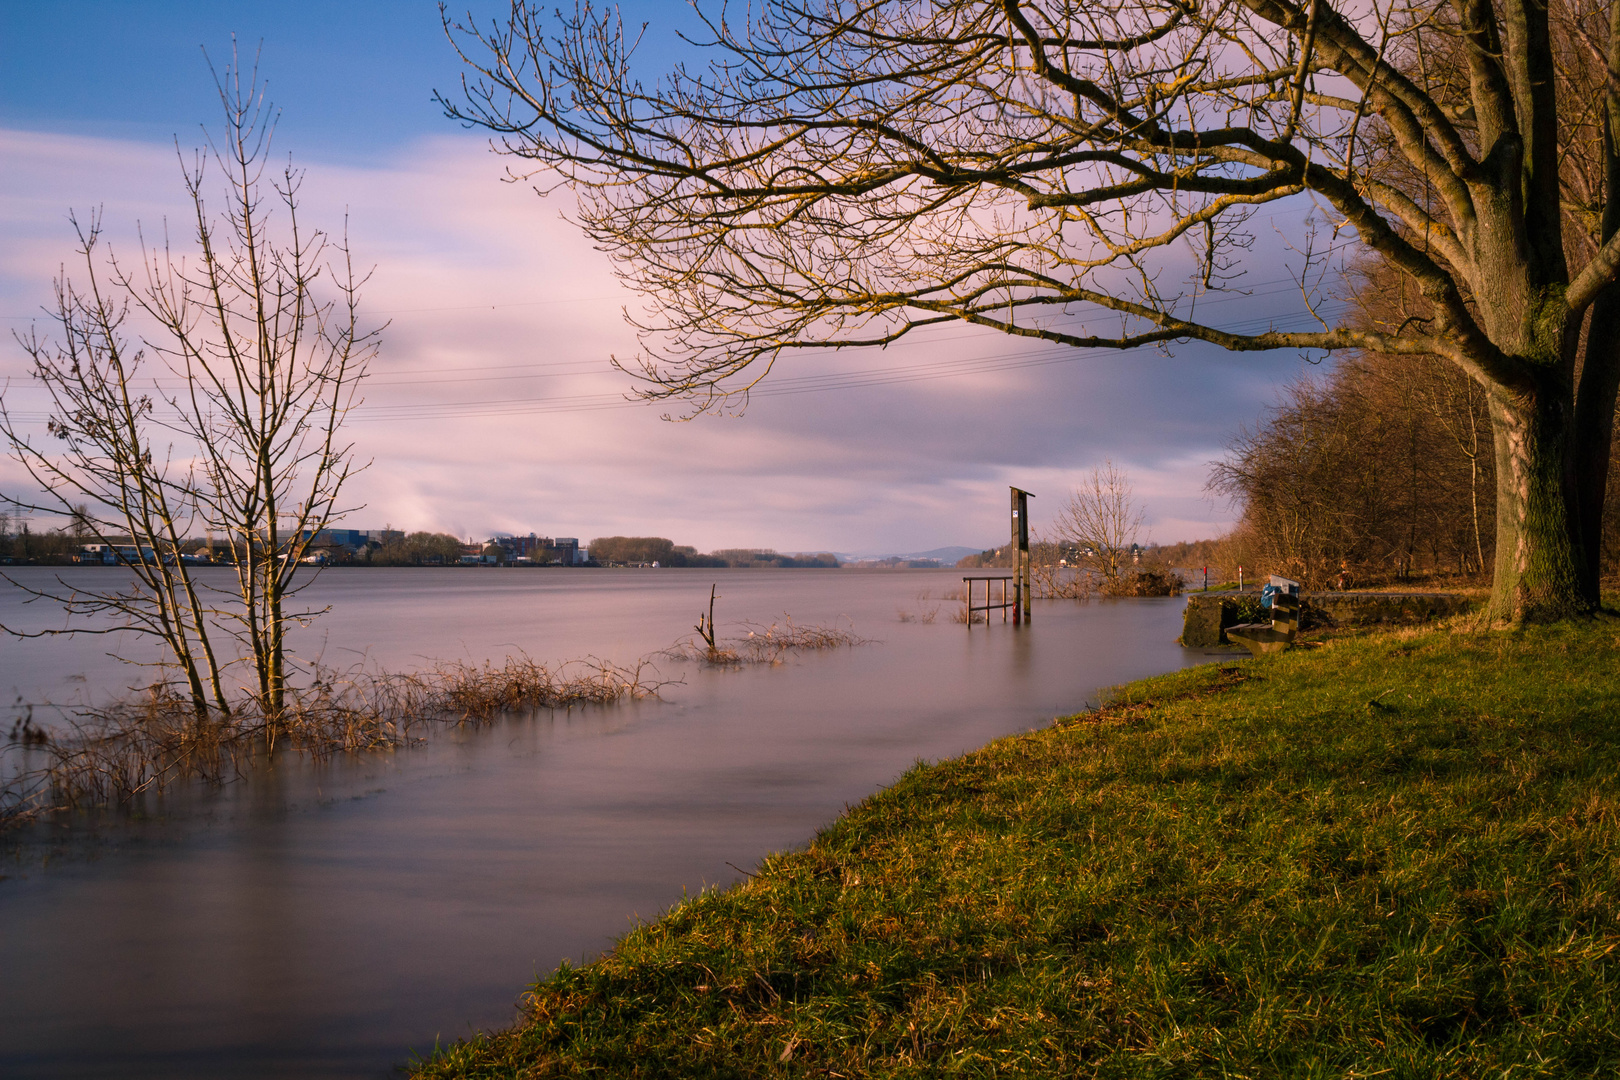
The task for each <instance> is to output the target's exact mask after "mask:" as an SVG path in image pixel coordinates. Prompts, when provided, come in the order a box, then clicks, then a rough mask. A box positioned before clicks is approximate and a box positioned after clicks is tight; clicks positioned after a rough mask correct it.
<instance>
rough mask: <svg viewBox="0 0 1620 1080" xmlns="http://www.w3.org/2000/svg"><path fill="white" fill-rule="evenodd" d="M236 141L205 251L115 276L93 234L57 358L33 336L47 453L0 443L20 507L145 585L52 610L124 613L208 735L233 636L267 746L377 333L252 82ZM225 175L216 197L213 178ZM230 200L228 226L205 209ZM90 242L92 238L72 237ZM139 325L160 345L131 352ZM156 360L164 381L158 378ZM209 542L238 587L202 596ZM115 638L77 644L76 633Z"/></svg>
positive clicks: (222, 80)
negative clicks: (310, 214) (305, 561)
mask: <svg viewBox="0 0 1620 1080" xmlns="http://www.w3.org/2000/svg"><path fill="white" fill-rule="evenodd" d="M216 85H217V86H218V89H219V95H220V101H221V104H222V105H223V107H224V110H225V126H224V131H223V133H222V137H221V138H220V139H218V140H215V139H212V138H210V139H209V140H208V145H207V148H206V150H203V151H199V152H197V153H196V154H195V156H194V157H193V158H192V159H191V161H190V162H189V163H187V162H186V161H185V160H184V159H182V163H181V165H182V174H183V177H184V183H185V186H186V192H187V194H188V195H189V196H190V200H191V205H192V208H193V211H194V225H193V227H194V230H195V232H194V237H193V239H194V241H195V245H196V249H197V251H196V254H195V255H194V256H193V257H192V258H191V259H187V258H185V257H182V256H178V255H176V254H175V253H174V252H173V251H172V250H171V249H170V247H169V243H168V240H167V237H166V238H165V242H164V244H163V246H162V248H161V249H155V250H154V249H150V248H146V247H144V246H143V250H142V258H141V263H142V265H141V270H140V271H139V272H138V273H137V272H134V271H131V270H130V269H128V268H127V267H126V266H125V265H123V264H121V263H120V262H119V261H118V260H117V259H116V258H115V257H114V256H112V255H111V254H109V255H107V256H106V258H105V259H101V258H99V257H98V252H97V245H98V241H99V232H100V222H99V220H98V219H92V220H91V222H90V224H89V225H88V227H79V240H80V246H79V254H80V255H81V256H82V258H83V262H84V267H85V278H84V280H85V282H86V285H85V287H84V289H83V290H82V291H81V290H79V289H77V288H76V287H75V286H74V284H73V283H72V282H71V281H69V280H68V279H67V278H66V277H65V276H64V277H63V278H62V279H61V280H60V281H59V282H58V285H57V304H56V312H55V315H56V320H57V322H58V323H59V325H60V327H61V335H62V336H61V340H60V341H56V342H52V341H48V340H43V339H41V338H38V337H36V336H29V337H27V338H22V339H20V341H21V344H22V345H23V347H24V349H25V350H27V352H28V354H29V356H30V357H31V358H32V360H33V365H34V370H33V375H34V377H35V379H36V380H37V381H38V382H39V383H40V384H41V385H42V386H43V387H44V388H45V390H46V392H47V393H48V395H49V397H50V419H49V421H48V424H47V430H48V433H49V435H50V436H51V437H52V439H53V440H54V441H46V442H39V441H35V440H34V439H33V438H31V437H30V435H29V433H28V432H26V431H25V430H24V429H23V427H22V425H21V424H20V423H19V422H17V421H15V420H14V419H13V418H12V416H11V414H9V413H7V412H5V410H4V403H3V401H0V434H4V435H5V437H6V438H7V440H8V442H9V443H10V445H11V450H12V454H13V456H14V457H15V458H16V459H17V460H18V461H20V462H21V463H22V464H23V466H24V467H25V469H26V470H27V471H28V473H29V475H30V476H31V477H32V478H33V480H34V481H35V483H36V485H37V486H38V487H39V488H40V489H41V490H42V492H43V495H41V496H38V497H35V498H32V499H30V498H26V497H21V496H13V497H11V498H10V499H9V500H8V501H9V502H11V503H12V504H14V505H17V506H19V507H23V508H26V509H30V510H43V511H49V512H56V513H64V514H67V515H68V516H70V517H72V518H73V519H74V520H75V521H76V522H80V523H82V527H83V529H84V531H86V532H87V534H89V535H91V536H93V537H94V538H95V539H97V540H100V541H102V542H104V543H112V542H115V541H116V542H118V543H122V544H125V545H127V548H126V550H129V551H132V552H133V554H132V555H130V556H127V557H121V558H122V559H123V561H124V562H126V563H127V564H128V565H129V566H130V568H131V569H132V570H133V571H134V573H133V577H132V579H131V580H130V581H129V582H128V584H120V586H118V587H115V588H111V589H106V590H99V591H91V592H86V591H84V590H82V589H78V588H72V587H69V586H67V585H66V584H65V583H62V582H60V581H58V583H57V585H56V586H53V587H51V588H49V589H39V590H34V592H35V595H36V596H38V597H41V598H49V599H53V600H56V601H58V602H60V603H62V604H63V605H64V606H65V607H66V608H67V610H68V612H69V614H70V617H71V616H92V615H102V614H107V613H111V614H113V615H115V616H121V620H120V621H121V624H122V626H127V627H130V628H134V629H137V630H142V631H144V632H147V633H152V634H155V635H156V636H158V637H159V638H160V639H161V640H162V641H163V643H164V645H165V646H166V649H167V652H168V656H167V658H166V662H168V663H172V664H174V665H176V666H177V667H178V668H179V669H180V671H181V672H182V674H183V676H184V679H185V681H186V683H187V685H188V687H189V689H190V693H191V696H192V701H193V704H194V706H195V708H196V710H197V712H198V715H199V717H204V718H205V717H206V716H207V714H208V713H209V711H210V710H211V709H217V710H219V711H221V712H223V713H228V712H229V705H228V702H227V694H226V692H225V689H224V687H223V686H222V684H221V678H220V675H221V668H222V666H224V665H223V664H222V663H221V662H220V660H219V658H218V654H217V652H216V650H215V648H214V645H213V643H212V642H211V641H210V636H209V635H210V631H211V629H213V628H215V627H223V628H224V629H225V631H226V632H227V633H228V634H230V635H231V636H233V637H234V638H235V640H236V642H237V645H238V650H239V651H240V652H241V654H242V655H243V656H245V657H247V658H250V659H251V661H252V667H253V682H252V685H251V687H250V689H249V694H250V696H251V697H252V698H253V699H254V701H255V703H256V706H257V708H258V709H259V710H261V711H262V713H263V715H264V717H265V720H266V730H267V732H268V734H269V737H270V739H271V740H272V743H273V740H274V738H275V735H276V733H277V732H278V731H279V730H280V729H281V727H282V725H283V722H284V712H285V708H286V700H285V695H286V689H287V681H288V666H289V662H288V657H287V646H286V631H287V627H288V624H289V623H293V622H297V621H300V620H305V619H308V618H309V617H311V616H313V615H315V614H318V612H315V611H310V610H300V609H298V608H297V607H296V606H295V601H294V599H293V598H294V596H295V595H296V593H297V592H298V591H299V590H300V589H301V588H302V587H303V586H304V585H306V584H307V583H308V582H309V581H310V580H311V579H312V577H313V574H312V573H311V572H306V573H305V574H303V575H298V574H297V571H298V569H299V565H300V560H301V559H302V558H303V557H304V556H305V555H306V554H307V552H308V548H309V545H310V542H311V540H312V539H313V537H314V534H315V533H317V532H318V531H320V530H321V529H322V528H325V527H326V526H327V525H328V524H329V523H330V522H331V521H332V520H334V519H335V518H337V517H340V516H341V515H342V514H343V513H345V512H346V509H348V508H345V507H344V506H343V504H342V502H341V498H342V491H343V488H344V486H345V484H346V482H347V481H348V479H349V477H350V476H351V475H352V474H353V473H354V472H355V470H356V465H355V463H354V457H353V453H352V444H350V443H349V442H348V441H347V440H346V439H345V438H344V437H343V435H342V431H341V429H342V424H343V421H344V419H345V417H346V416H347V415H348V413H349V410H350V409H352V408H353V407H354V406H355V405H356V404H357V403H358V399H357V397H356V393H357V390H358V385H359V382H360V380H361V379H362V378H363V377H364V375H365V371H366V365H367V363H368V362H369V360H370V358H371V357H372V356H373V355H374V354H375V351H376V348H377V342H378V335H379V334H380V330H381V328H380V327H379V328H374V329H362V328H361V325H360V319H359V299H360V294H359V290H360V287H361V286H362V285H363V284H364V278H363V277H357V276H356V274H355V271H354V267H353V263H352V261H351V259H350V255H349V249H348V245H347V238H346V237H343V238H338V239H334V238H333V237H331V236H329V235H328V234H327V233H324V232H322V231H320V230H315V229H310V228H308V227H307V226H306V225H304V224H303V222H302V221H301V219H300V216H299V201H298V189H299V184H300V181H301V178H302V174H301V173H300V172H298V171H296V170H294V169H293V168H292V167H291V166H290V165H288V166H285V167H281V168H279V169H276V170H275V171H273V172H272V173H271V178H270V179H269V180H268V181H266V179H265V172H266V170H267V169H268V168H270V156H271V140H272V135H273V131H274V127H275V115H276V114H275V112H274V110H273V109H272V108H271V107H270V106H269V104H268V103H267V102H266V101H265V100H264V96H263V91H262V87H261V84H260V83H259V81H258V78H257V72H256V71H255V72H253V73H252V74H251V75H250V77H249V78H248V79H247V80H246V82H245V83H244V80H243V79H242V72H241V68H240V64H239V63H237V62H235V58H234V57H233V64H232V66H231V67H230V68H227V69H226V71H225V72H224V75H223V77H217V78H216ZM214 171H217V172H218V174H219V175H218V178H217V181H216V179H215V177H214V176H212V175H211V173H212V172H214ZM216 184H217V187H218V188H219V189H221V190H223V192H224V196H225V197H224V200H223V210H222V212H218V213H215V212H213V211H211V209H210V207H209V204H208V194H209V192H210V191H211V190H213V189H214V187H215V185H216ZM76 227H78V226H77V223H76ZM131 315H134V316H136V317H137V318H138V319H139V320H140V321H141V322H142V324H143V329H145V330H147V331H148V335H149V336H143V337H142V338H141V339H140V341H141V347H139V348H135V349H134V350H133V351H132V349H131V347H130V345H129V342H128V339H127V338H126V336H125V334H124V331H123V324H124V322H125V320H126V318H127V317H129V316H131ZM149 356H155V357H156V358H157V359H158V361H159V364H160V365H161V366H160V370H159V373H160V374H165V373H166V374H167V375H169V376H171V377H172V379H174V380H178V381H173V382H170V383H168V384H167V385H169V386H171V387H173V389H170V390H166V389H165V385H166V384H165V382H164V381H163V380H162V379H160V378H151V376H150V375H149V374H143V366H150V361H149V359H148V357H149ZM197 526H201V527H202V528H204V529H206V530H208V531H209V532H211V533H218V534H222V535H223V536H224V537H226V539H227V546H228V549H229V551H230V553H231V562H232V563H233V564H234V566H235V587H234V588H233V589H228V590H221V589H216V588H209V587H207V586H200V585H199V583H198V581H197V580H196V579H195V578H194V575H193V573H192V571H191V570H190V569H189V568H188V566H187V563H186V561H185V559H184V558H183V553H182V550H181V546H182V543H183V541H184V539H185V537H186V536H187V535H188V534H189V533H190V531H191V530H192V529H194V528H196V527H197ZM109 629H112V627H107V626H86V625H83V624H82V623H81V624H79V625H73V624H72V619H71V618H70V626H69V628H68V629H66V630H63V631H55V632H64V633H82V632H86V631H94V632H106V631H108V630H109Z"/></svg>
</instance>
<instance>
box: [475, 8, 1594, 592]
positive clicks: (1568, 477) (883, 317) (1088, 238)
mask: <svg viewBox="0 0 1620 1080" xmlns="http://www.w3.org/2000/svg"><path fill="white" fill-rule="evenodd" d="M1558 3H1559V6H1558V7H1557V8H1556V9H1552V10H1550V9H1549V7H1548V6H1546V5H1545V4H1543V3H1541V2H1539V0H1500V2H1498V3H1486V2H1482V0H1449V2H1441V0H1426V2H1425V0H1420V2H1419V3H1416V4H1407V3H1400V4H1397V3H1395V2H1394V0H1372V2H1369V3H1356V4H1351V3H1349V2H1348V0H1209V2H1195V0H1145V2H1144V0H764V2H762V3H761V4H759V5H756V6H753V7H751V8H750V9H749V14H748V16H747V17H745V18H744V19H742V20H740V21H732V20H731V19H730V18H729V17H724V16H721V15H714V14H710V15H705V19H706V25H707V27H708V31H709V35H710V36H709V38H708V40H706V41H705V42H702V43H701V44H704V45H706V46H707V47H708V48H709V49H711V50H712V53H713V55H714V57H715V59H714V61H713V62H712V63H711V64H710V65H709V66H708V67H707V68H706V69H692V68H682V69H679V70H677V71H675V72H673V73H671V74H669V75H668V76H666V77H665V78H663V79H662V80H661V81H660V82H658V83H657V84H656V85H654V86H651V87H647V86H644V85H643V84H642V83H640V82H638V81H637V80H636V79H635V78H633V77H632V74H631V61H632V52H633V49H634V45H635V36H634V34H626V33H625V30H624V28H623V26H622V25H621V24H620V22H619V21H618V20H617V19H616V18H614V17H611V16H607V17H603V16H598V15H597V14H596V12H595V11H593V9H592V8H591V7H590V5H589V4H581V5H578V6H576V7H575V9H574V11H573V13H572V14H570V15H563V16H561V17H560V18H559V19H558V21H556V22H555V23H554V24H553V25H552V26H550V27H548V26H547V25H546V24H545V20H544V19H543V17H542V16H541V15H540V14H538V12H537V9H536V7H533V6H530V5H529V4H528V3H526V2H523V0H518V2H516V3H515V4H514V6H513V9H512V11H511V14H510V16H509V17H508V18H507V19H505V20H502V21H501V22H499V23H493V24H489V25H487V26H479V25H475V24H473V23H472V22H471V20H470V19H469V20H467V21H465V22H462V23H455V22H453V21H451V20H450V19H448V18H446V29H447V32H448V33H449V34H450V36H451V38H452V40H453V41H454V42H455V43H456V46H457V48H458V50H459V51H460V53H461V55H462V57H463V58H464V59H465V60H466V62H467V63H468V64H469V65H470V66H471V69H472V76H471V78H469V79H467V80H465V81H464V91H465V93H464V96H463V98H462V99H461V100H459V101H457V102H454V103H452V102H449V101H446V102H445V106H446V109H447V111H448V112H449V114H450V115H452V116H454V117H456V118H458V119H461V120H463V121H465V122H467V123H469V124H474V125H481V126H483V127H485V128H487V129H489V130H490V131H492V132H493V133H494V134H495V135H496V136H497V141H496V143H495V146H496V149H497V150H499V151H500V152H502V153H505V154H508V155H510V156H512V157H513V158H515V159H516V161H517V163H516V164H515V165H514V175H515V176H519V177H529V176H534V177H537V178H538V179H539V181H540V182H541V184H542V185H550V184H553V183H567V184H571V185H573V186H574V187H575V188H577V189H578V191H579V194H580V203H579V211H578V219H579V222H580V224H581V226H582V227H583V228H584V229H585V231H586V232H587V233H588V234H589V235H590V237H591V238H592V239H593V240H594V241H595V242H596V243H597V244H598V245H599V246H601V247H602V248H603V249H604V250H606V251H608V252H609V253H610V255H612V256H613V258H615V259H616V260H617V262H618V266H619V272H620V273H621V275H622V276H623V277H624V278H625V279H626V280H628V281H629V282H630V283H631V284H632V285H634V286H635V287H636V288H638V289H639V290H641V291H642V292H643V293H645V294H646V295H647V296H648V297H649V298H650V301H649V309H648V311H647V313H646V314H645V315H644V316H642V317H641V318H640V319H639V325H640V326H641V327H642V328H643V329H644V330H645V331H646V336H645V337H644V342H645V344H646V346H647V353H646V355H645V356H644V357H643V358H642V360H641V361H640V363H639V364H638V365H632V366H635V367H638V368H639V370H640V373H641V375H642V376H643V377H644V378H645V379H646V380H647V381H646V383H645V390H644V392H645V393H647V394H648V395H649V396H653V397H681V398H685V399H687V400H689V401H691V402H692V403H694V404H695V406H696V407H697V408H700V409H701V408H713V407H723V406H724V405H726V404H727V403H728V402H735V401H737V400H738V399H739V397H745V396H746V393H747V391H748V389H749V388H750V387H751V386H753V385H754V384H755V383H757V381H758V380H759V379H760V378H762V377H763V376H764V375H765V374H766V373H767V372H768V371H769V369H770V366H771V363H772V362H773V361H774V359H775V358H776V357H777V356H778V355H780V353H781V352H782V350H784V349H816V348H847V347H855V346H864V345H881V344H885V343H889V342H893V341H896V340H899V339H901V338H903V337H905V336H906V335H907V334H910V333H911V332H913V331H914V330H916V329H918V328H919V327H924V326H929V325H932V324H936V323H939V322H942V321H948V320H961V321H966V322H970V323H974V324H977V325H981V326H987V327H991V328H994V329H997V330H1000V331H1002V332H1005V333H1008V334H1013V335H1018V336H1022V337H1028V338H1036V339H1041V340H1046V341H1053V342H1059V343H1063V344H1067V345H1073V346H1091V347H1095V346H1114V347H1119V348H1129V347H1133V346H1138V345H1147V344H1164V343H1169V342H1177V341H1187V340H1197V341H1205V342H1212V343H1214V344H1217V345H1221V346H1224V347H1226V348H1228V349H1234V350H1240V351H1253V350H1269V349H1296V350H1329V351H1331V350H1338V349H1349V348H1363V349H1369V350H1376V351H1381V352H1387V353H1395V354H1410V353H1423V354H1430V355H1435V356H1440V357H1444V358H1445V359H1446V360H1448V361H1450V362H1451V363H1454V364H1456V365H1457V366H1458V367H1459V368H1460V369H1461V370H1462V371H1464V372H1466V373H1467V374H1468V375H1469V376H1470V377H1471V378H1473V379H1474V380H1476V381H1477V382H1478V384H1479V385H1480V387H1481V388H1482V390H1483V391H1484V393H1485V394H1486V395H1487V396H1488V398H1489V400H1490V415H1491V422H1492V426H1493V431H1494V442H1495V456H1496V459H1497V463H1498V467H1497V469H1496V470H1495V473H1496V477H1497V484H1498V494H1497V505H1498V507H1499V513H1498V515H1497V543H1496V567H1495V584H1494V590H1493V595H1492V599H1491V611H1492V613H1493V614H1494V615H1495V616H1497V617H1500V618H1510V619H1525V618H1556V617H1562V616H1564V615H1566V614H1568V613H1571V612H1576V611H1582V610H1587V609H1590V608H1591V607H1592V606H1594V605H1595V604H1596V603H1597V602H1598V595H1597V580H1596V568H1597V561H1596V559H1597V556H1596V552H1595V550H1594V544H1593V542H1592V539H1591V538H1592V537H1594V536H1595V535H1596V534H1595V532H1594V530H1595V529H1596V528H1597V527H1598V522H1599V520H1600V517H1601V507H1602V499H1603V491H1604V482H1605V479H1606V468H1607V465H1606V463H1607V459H1608V445H1609V441H1610V437H1611V427H1612V422H1613V413H1614V404H1615V398H1616V390H1617V388H1620V334H1617V332H1616V323H1617V320H1620V290H1617V288H1616V278H1617V276H1620V236H1617V235H1616V232H1617V229H1620V185H1617V184H1616V182H1615V181H1616V178H1617V177H1620V150H1617V149H1616V147H1620V138H1617V135H1620V77H1617V76H1616V74H1615V72H1616V70H1620V5H1616V4H1614V3H1613V2H1610V0H1558ZM1582 110H1584V112H1582ZM1571 116H1573V117H1575V118H1576V119H1575V121H1573V122H1571V121H1566V120H1561V117H1571ZM1582 116H1584V117H1585V119H1584V120H1581V119H1580V117H1582ZM1583 139H1584V143H1583V145H1582V146H1581V147H1580V148H1579V153H1573V152H1571V153H1566V151H1572V150H1573V149H1574V147H1573V142H1572V140H1573V141H1581V140H1583ZM1582 185H1584V187H1583V186H1582ZM1583 192H1584V194H1583ZM1566 195H1567V196H1569V202H1570V205H1571V206H1572V207H1575V208H1576V209H1575V210H1572V211H1571V212H1570V213H1568V214H1566V213H1565V210H1564V207H1563V205H1562V204H1561V200H1563V199H1564V197H1565V196H1566ZM1285 202H1288V203H1300V204H1309V205H1312V206H1315V207H1317V208H1318V211H1319V213H1318V214H1317V215H1316V217H1315V220H1316V221H1318V222H1319V223H1321V225H1320V228H1314V229H1313V227H1312V226H1310V225H1308V224H1306V222H1307V221H1308V220H1310V218H1309V217H1308V216H1307V215H1306V214H1304V213H1303V212H1301V213H1298V214H1296V215H1294V216H1293V220H1294V221H1295V222H1296V223H1297V224H1296V226H1295V227H1294V231H1293V234H1292V236H1291V242H1292V243H1293V245H1294V248H1295V250H1296V251H1297V252H1298V256H1297V260H1296V266H1295V269H1296V270H1297V271H1298V272H1299V275H1300V308H1299V316H1300V318H1301V319H1302V320H1303V321H1304V322H1305V323H1307V324H1309V325H1310V326H1311V328H1310V329H1306V330H1289V329H1283V328H1280V327H1278V326H1273V327H1272V328H1269V329H1266V330H1264V331H1261V332H1257V333H1249V332H1239V331H1236V330H1233V329H1230V328H1227V327H1224V326H1222V325H1219V324H1218V323H1217V322H1215V321H1212V319H1211V318H1210V316H1209V315H1208V314H1206V313H1208V312H1212V311H1218V310H1219V309H1215V308H1210V307H1209V306H1208V305H1207V303H1206V301H1207V300H1208V299H1209V298H1210V297H1211V296H1212V294H1218V293H1221V292H1225V291H1230V290H1231V289H1233V288H1235V287H1237V286H1238V285H1240V284H1241V283H1240V282H1239V281H1237V280H1235V275H1237V273H1238V271H1239V270H1240V269H1241V265H1242V261H1243V259H1244V256H1245V252H1246V251H1247V250H1248V248H1249V246H1250V245H1251V243H1252V242H1253V240H1254V235H1253V233H1252V231H1251V230H1250V229H1249V228H1248V226H1247V224H1246V223H1247V222H1248V221H1249V220H1250V218H1251V216H1252V215H1253V214H1254V213H1255V212H1256V211H1257V210H1258V209H1259V208H1261V207H1265V206H1268V205H1271V204H1280V203H1285ZM1287 220H1288V218H1281V219H1279V218H1278V217H1276V216H1275V215H1274V216H1273V217H1272V221H1273V222H1286V221H1287ZM1566 232H1568V233H1569V234H1570V236H1572V237H1573V236H1577V235H1578V236H1579V238H1580V240H1579V242H1578V243H1575V242H1572V241H1571V240H1570V239H1568V238H1566ZM1347 247H1348V248H1349V249H1351V250H1352V251H1353V252H1358V253H1360V256H1361V257H1362V258H1364V259H1366V260H1371V261H1372V262H1375V263H1380V264H1384V265H1387V266H1389V267H1391V268H1392V270H1393V272H1394V273H1396V274H1397V275H1398V276H1399V277H1400V278H1401V279H1402V280H1404V281H1406V282H1408V283H1409V284H1410V291H1411V293H1412V297H1413V304H1412V306H1411V309H1410V310H1409V311H1407V312H1405V313H1404V314H1403V315H1402V317H1401V319H1400V320H1399V321H1398V322H1392V323H1384V324H1370V325H1369V324H1366V323H1358V322H1355V321H1348V322H1335V321H1333V320H1330V319H1328V318H1327V317H1326V316H1325V315H1323V313H1322V312H1323V308H1322V303H1323V301H1325V300H1327V299H1330V298H1331V296H1332V293H1333V290H1334V289H1336V288H1339V287H1340V286H1339V284H1338V281H1339V279H1338V277H1337V276H1336V275H1335V274H1332V273H1329V270H1330V268H1331V267H1333V266H1336V265H1337V264H1336V263H1335V262H1334V259H1336V258H1338V257H1340V256H1342V255H1343V254H1344V251H1345V249H1346V248H1347ZM1105 327H1106V328H1105Z"/></svg>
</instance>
